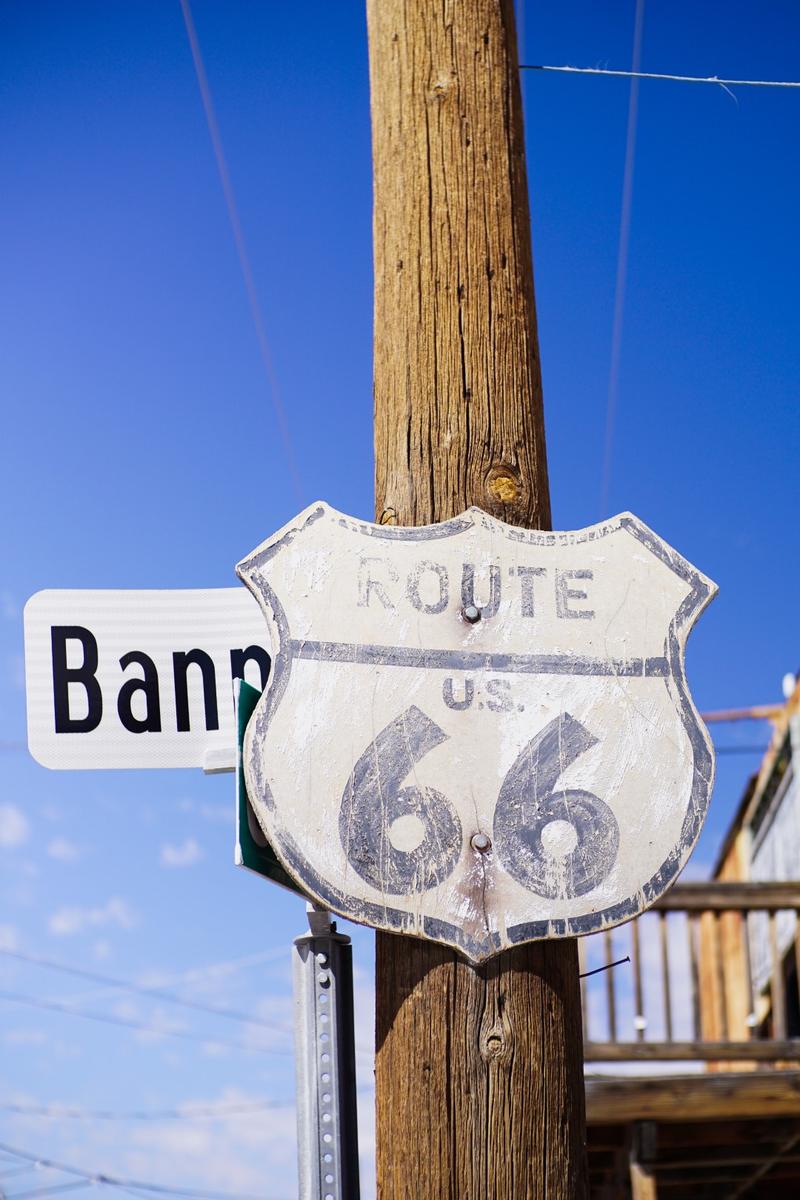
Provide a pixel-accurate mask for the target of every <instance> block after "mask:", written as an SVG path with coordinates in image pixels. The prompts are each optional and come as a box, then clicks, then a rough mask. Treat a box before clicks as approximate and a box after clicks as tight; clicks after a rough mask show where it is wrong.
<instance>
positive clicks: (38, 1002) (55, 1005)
mask: <svg viewBox="0 0 800 1200" xmlns="http://www.w3.org/2000/svg"><path fill="white" fill-rule="evenodd" d="M0 1000H6V1001H7V1002H8V1003H9V1004H24V1005H26V1006H27V1007H28V1008H41V1009H44V1010H45V1011H47V1012H58V1013H66V1014H67V1015H68V1016H70V1017H81V1018H82V1019H83V1020H85V1021H99V1022H101V1023H102V1024H104V1025H118V1026H121V1027H122V1028H123V1029H135V1030H138V1031H139V1032H141V1033H153V1034H157V1035H158V1036H159V1037H173V1038H181V1039H182V1040H183V1041H187V1042H202V1043H203V1044H204V1045H213V1046H226V1047H228V1048H229V1049H232V1050H243V1051H244V1052H245V1053H247V1054H249V1053H251V1052H252V1051H255V1052H257V1053H259V1054H284V1055H289V1056H291V1055H292V1051H291V1050H289V1049H288V1048H287V1049H284V1048H283V1047H282V1046H276V1047H272V1046H258V1045H255V1046H251V1045H247V1044H246V1043H245V1042H235V1041H232V1040H231V1039H230V1038H220V1037H216V1036H215V1035H214V1034H204V1033H193V1032H192V1031H191V1030H188V1029H170V1028H169V1027H161V1026H159V1025H153V1024H148V1023H147V1022H146V1021H137V1020H135V1019H134V1018H132V1017H118V1016H115V1015H113V1014H111V1013H98V1012H87V1010H86V1009H82V1008H76V1007H74V1006H73V1005H69V1004H61V1003H60V1002H59V1001H58V1000H43V999H41V998H40V997H39V996H25V995H22V994H20V993H19V992H5V991H0Z"/></svg>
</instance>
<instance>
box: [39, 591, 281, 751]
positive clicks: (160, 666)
mask: <svg viewBox="0 0 800 1200" xmlns="http://www.w3.org/2000/svg"><path fill="white" fill-rule="evenodd" d="M267 644H268V643H267V639H266V630H265V628H264V619H263V617H262V615H261V613H260V612H259V609H258V605H257V604H256V603H255V601H254V600H253V598H252V597H251V596H250V595H249V594H248V593H247V592H246V591H245V590H244V589H243V588H241V587H235V588H207V589H198V590H194V589H185V590H178V591H111V590H107V591H66V590H48V591H43V592H37V593H36V595H35V596H32V597H31V598H30V600H29V601H28V603H27V604H26V606H25V686H26V691H27V704H28V746H29V748H30V752H31V754H32V755H33V757H34V758H35V759H36V760H37V762H40V763H42V765H43V766H45V767H54V768H64V767H67V768H69V767H73V768H80V767H83V768H86V767H89V768H93V767H204V768H205V769H206V770H212V771H213V770H225V769H230V770H232V769H233V767H234V765H235V762H236V728H235V724H234V712H233V684H232V680H233V679H234V678H236V677H246V678H247V679H248V680H249V682H250V683H252V684H253V686H255V687H258V688H259V690H260V689H261V688H263V686H264V684H265V682H266V679H267V675H268V673H269V656H268V653H267V649H266V647H267Z"/></svg>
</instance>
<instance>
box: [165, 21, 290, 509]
mask: <svg viewBox="0 0 800 1200" xmlns="http://www.w3.org/2000/svg"><path fill="white" fill-rule="evenodd" d="M180 3H181V12H182V13H183V22H184V25H185V26H186V34H187V37H188V38H189V46H190V47H191V51H192V61H193V62H194V70H195V75H196V76H197V86H198V88H199V89H200V98H201V99H202V101H203V111H204V113H205V117H206V124H207V125H208V133H209V137H210V138H211V145H212V148H213V150H214V158H215V160H216V164H217V171H218V172H219V178H220V183H221V184H222V192H223V195H224V197H225V207H226V208H227V210H228V220H229V221H230V225H231V231H232V233H233V240H234V242H235V243H236V253H237V255H238V258H239V266H240V267H241V271H242V279H243V280H244V289H245V292H246V293H247V301H248V303H249V305H250V313H251V316H252V318H253V325H254V326H255V331H256V339H257V341H258V349H259V353H260V354H261V361H262V364H263V366H264V371H265V374H266V377H267V382H268V384H269V389H270V395H271V396H272V405H273V408H274V410H275V416H276V418H277V421H278V428H279V430H280V435H281V440H282V441H283V450H284V454H285V455H286V464H287V466H288V468H289V474H290V476H291V480H292V486H293V488H294V491H295V494H296V496H297V499H298V501H299V503H300V504H302V503H303V486H302V483H301V481H300V473H299V471H298V468H297V460H296V458H295V453H294V446H293V445H292V437H291V434H290V432H289V422H288V420H287V418H286V409H285V408H284V405H283V400H282V399H281V394H280V391H279V388H278V380H277V378H276V376H275V368H274V366H273V362H272V352H271V351H270V348H269V342H268V341H267V333H266V328H265V326H264V318H263V316H262V314H261V305H260V304H259V301H258V292H257V291H256V285H255V279H254V277H253V271H252V268H251V266H250V256H249V254H248V253H247V244H246V242H245V240H244V231H243V230H242V223H241V221H240V220H239V208H238V206H237V204H236V196H235V194H234V191H233V183H232V182H231V176H230V172H229V170H228V163H227V160H226V158H225V151H224V150H223V147H222V135H221V134H220V131H219V124H218V123H217V114H216V112H215V110H214V101H213V100H212V98H211V89H210V87H209V85H208V76H207V75H206V68H205V65H204V63H203V56H202V54H201V53H200V43H199V41H198V40H197V30H196V29H195V25H194V19H193V17H192V10H191V6H190V4H189V0H180Z"/></svg>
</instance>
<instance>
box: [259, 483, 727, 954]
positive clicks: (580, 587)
mask: <svg viewBox="0 0 800 1200" xmlns="http://www.w3.org/2000/svg"><path fill="white" fill-rule="evenodd" d="M237 571H238V574H239V576H240V577H241V579H242V580H243V581H244V582H245V583H246V584H247V586H248V587H249V588H250V590H251V591H252V593H253V595H254V596H255V597H256V598H257V600H258V602H259V604H260V605H261V608H262V610H263V612H264V615H265V617H266V620H267V626H268V631H269V639H270V641H271V648H272V655H273V670H272V674H271V676H270V679H269V683H268V685H267V688H266V691H265V692H264V694H263V696H262V697H261V699H260V700H259V702H258V704H257V706H256V708H255V712H254V714H253V717H252V719H251V720H250V722H249V725H248V727H247V732H246V735H245V743H244V769H245V776H246V783H247V791H248V795H249V798H250V801H251V803H252V805H253V808H254V811H255V813H256V815H257V817H258V821H259V823H260V824H261V826H262V828H263V831H264V834H265V836H266V839H267V841H268V842H269V844H270V845H271V846H272V847H273V848H274V849H275V851H276V852H277V855H278V857H279V859H280V861H281V863H282V865H283V866H284V867H285V869H286V871H287V872H288V874H289V875H290V876H292V877H293V878H294V879H296V880H297V882H298V883H299V884H300V885H301V886H302V888H303V889H304V890H305V891H306V892H307V893H308V894H309V895H311V896H312V897H313V898H314V899H315V900H316V901H317V902H319V903H320V904H322V905H324V906H325V907H327V908H329V909H332V910H333V911H334V912H337V913H340V914H341V915H342V916H344V917H348V918H350V919H351V920H354V921H360V922H363V923H365V924H368V925H371V926H374V927H376V928H379V929H386V930H390V931H402V932H404V933H407V934H416V935H418V936H421V937H427V938H431V939H433V940H435V941H440V942H444V943H447V944H449V945H452V946H454V947H457V948H458V949H459V950H461V951H462V952H463V953H464V954H465V955H466V956H467V957H468V958H470V959H472V960H473V961H478V960H482V959H485V958H488V957H489V956H491V955H492V954H495V953H497V952H498V951H499V950H501V949H503V948H505V947H508V946H510V945H513V944H515V943H520V942H526V941H530V940H535V939H539V938H550V937H568V936H574V935H576V934H587V933H592V932H594V931H596V930H599V929H603V928H606V927H608V926H611V925H614V924H616V923H618V922H621V921H625V920H629V919H630V918H632V917H634V916H636V915H637V914H638V913H640V912H641V911H642V910H643V909H645V908H646V907H648V906H649V905H650V904H652V903H653V902H654V901H655V900H656V899H657V898H658V897H659V896H660V895H661V894H662V893H663V892H664V891H666V889H667V888H668V887H669V886H670V884H671V883H673V881H674V880H675V878H676V876H677V875H678V873H679V872H680V870H681V868H682V867H683V866H684V864H685V862H686V860H687V858H688V856H689V854H690V852H691V850H692V847H693V845H694V843H695V841H696V840H697V837H698V835H699V833H700V829H701V827H702V824H703V820H704V817H705V813H706V808H707V805H708V800H709V796H710V792H711V787H712V783H713V776H714V757H713V751H712V747H711V743H710V740H709V737H708V734H707V731H706V730H705V727H704V726H703V725H702V723H701V722H700V719H699V716H698V713H697V711H696V709H695V707H694V704H693V703H692V700H691V697H690V695H689V691H688V688H687V684H686V679H685V674H684V649H685V644H686V639H687V637H688V635H689V631H690V629H691V628H692V625H693V624H694V622H695V620H696V619H697V617H698V616H699V614H700V613H701V612H702V610H703V609H704V608H705V606H706V604H707V603H708V602H709V600H711V598H712V597H713V595H714V594H715V592H716V586H715V585H714V584H713V583H712V582H711V581H710V580H709V579H707V578H706V577H705V576H704V575H702V574H701V573H700V572H699V571H697V570H696V569H695V568H694V567H692V566H691V565H690V564H689V563H688V562H687V561H686V560H685V559H684V558H682V557H681V556H680V555H679V554H678V553H676V551H674V550H672V549H671V548H670V547H669V546H668V545H667V544H666V543H665V542H664V541H662V540H661V538H659V537H658V536H657V535H656V534H654V533H653V532H652V531H651V530H650V529H648V528H647V526H645V525H643V524H642V522H641V521H639V520H638V519H637V518H636V517H634V516H631V515H630V514H628V513H624V514H621V515H620V516H617V517H614V518H613V519H611V520H609V521H606V522H604V523H603V524H600V525H594V526H591V527H590V528H587V529H582V530H578V531H576V532H570V533H558V532H555V533H546V532H539V531H530V530H526V529H519V528H516V527H513V526H510V525H505V524H503V523H502V522H500V521H497V520H494V519H493V518H492V517H490V516H488V515H487V514H486V513H484V512H482V511H481V510H480V509H477V508H471V509H469V510H468V511H467V512H465V513H464V514H463V515H462V516H460V517H457V518H456V519H454V520H452V521H446V522H444V523H442V524H439V525H431V526H423V527H417V528H399V527H392V526H381V525H373V524H369V523H365V522H361V521H357V520H353V519H351V518H349V517H346V516H344V515H342V514H341V513H338V512H336V511H335V510H333V509H331V508H329V507H328V506H327V505H325V504H322V503H318V504H314V505H312V506H311V507H310V508H307V509H306V510H305V511H304V512H302V513H301V514H300V515H299V516H298V517H297V518H296V519H295V520H294V521H293V522H291V523H290V524H289V525H287V526H286V527H285V528H284V529H282V530H280V531H279V532H278V533H276V534H275V535H274V536H273V537H272V538H270V539H268V540H267V541H266V542H264V544H263V545H261V546H260V547H259V548H258V549H256V550H254V551H253V553H252V554H250V555H249V557H247V558H246V559H245V560H244V561H243V562H241V563H240V564H239V565H238V567H237Z"/></svg>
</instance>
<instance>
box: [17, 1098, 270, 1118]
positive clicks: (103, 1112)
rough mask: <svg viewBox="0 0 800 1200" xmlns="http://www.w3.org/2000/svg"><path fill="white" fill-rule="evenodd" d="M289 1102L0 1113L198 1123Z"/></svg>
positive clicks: (56, 1107)
mask: <svg viewBox="0 0 800 1200" xmlns="http://www.w3.org/2000/svg"><path fill="white" fill-rule="evenodd" d="M290 1104H291V1101H290V1100H255V1101H252V1102H251V1103H249V1104H216V1105H213V1104H207V1105H192V1106H191V1107H188V1106H187V1107H186V1108H143V1109H129V1110H127V1111H119V1110H117V1109H109V1108H74V1107H73V1108H68V1107H66V1106H65V1105H60V1104H14V1103H12V1102H11V1101H6V1102H0V1112H8V1113H14V1114H15V1115H17V1116H21V1117H48V1118H56V1119H61V1118H62V1117H63V1118H65V1119H69V1120H79V1121H200V1120H212V1121H213V1120H215V1119H217V1118H223V1117H236V1116H240V1117H243V1116H248V1115H255V1114H257V1113H263V1112H267V1111H268V1110H269V1109H275V1108H286V1107H288V1106H289V1105H290Z"/></svg>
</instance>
